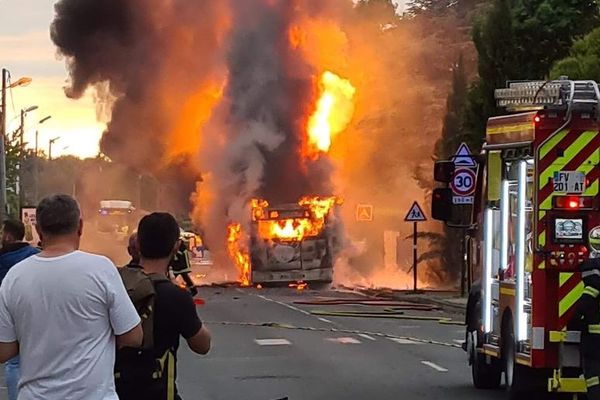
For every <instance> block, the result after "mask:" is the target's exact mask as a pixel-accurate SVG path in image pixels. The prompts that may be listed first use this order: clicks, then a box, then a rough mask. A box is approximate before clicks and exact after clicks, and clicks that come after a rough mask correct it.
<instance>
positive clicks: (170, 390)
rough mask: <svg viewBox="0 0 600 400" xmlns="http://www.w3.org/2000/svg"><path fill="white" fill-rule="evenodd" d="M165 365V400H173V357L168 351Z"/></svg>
mask: <svg viewBox="0 0 600 400" xmlns="http://www.w3.org/2000/svg"><path fill="white" fill-rule="evenodd" d="M167 363H168V366H167V400H175V356H173V353H171V352H170V351H169V352H168V356H167Z"/></svg>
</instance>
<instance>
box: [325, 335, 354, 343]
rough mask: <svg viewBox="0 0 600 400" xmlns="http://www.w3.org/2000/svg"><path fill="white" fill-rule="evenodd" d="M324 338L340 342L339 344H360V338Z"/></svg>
mask: <svg viewBox="0 0 600 400" xmlns="http://www.w3.org/2000/svg"><path fill="white" fill-rule="evenodd" d="M326 340H328V341H330V342H335V343H340V344H360V343H361V342H360V340H358V339H354V338H353V337H340V338H327V339H326Z"/></svg>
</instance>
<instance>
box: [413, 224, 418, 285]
mask: <svg viewBox="0 0 600 400" xmlns="http://www.w3.org/2000/svg"><path fill="white" fill-rule="evenodd" d="M417 224H418V222H413V291H415V292H416V291H417V264H418V263H417Z"/></svg>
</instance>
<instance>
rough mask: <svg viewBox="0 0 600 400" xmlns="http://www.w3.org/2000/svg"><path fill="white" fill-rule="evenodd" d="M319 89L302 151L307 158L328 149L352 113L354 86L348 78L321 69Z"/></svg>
mask: <svg viewBox="0 0 600 400" xmlns="http://www.w3.org/2000/svg"><path fill="white" fill-rule="evenodd" d="M319 90H320V93H321V94H320V97H319V99H318V100H317V103H316V109H315V111H314V113H313V114H312V115H311V116H310V118H309V119H308V129H307V130H308V148H307V154H306V155H307V156H308V157H309V158H311V159H317V158H319V155H320V153H327V152H328V151H329V148H330V147H331V143H332V140H333V138H334V137H335V135H337V134H338V133H340V132H342V131H343V130H344V129H346V127H347V126H348V124H349V123H350V121H351V120H352V115H353V114H354V103H353V100H354V94H355V93H356V89H355V88H354V86H352V84H351V83H350V81H349V80H347V79H343V78H341V77H339V76H338V75H336V74H334V73H333V72H331V71H325V72H324V73H323V74H322V75H321V79H320V81H319Z"/></svg>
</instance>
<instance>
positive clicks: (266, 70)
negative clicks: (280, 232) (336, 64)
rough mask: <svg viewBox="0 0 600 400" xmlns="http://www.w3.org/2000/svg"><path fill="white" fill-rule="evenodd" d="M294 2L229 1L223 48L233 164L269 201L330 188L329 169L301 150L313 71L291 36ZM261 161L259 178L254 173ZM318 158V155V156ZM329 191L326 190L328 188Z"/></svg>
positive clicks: (290, 199)
mask: <svg viewBox="0 0 600 400" xmlns="http://www.w3.org/2000/svg"><path fill="white" fill-rule="evenodd" d="M297 3H298V2H297V1H289V0H286V1H278V2H271V4H267V2H265V1H247V0H241V1H240V0H234V1H232V10H234V20H235V21H236V22H235V24H234V30H233V31H232V33H231V39H230V40H231V47H230V49H229V51H228V55H227V65H228V70H229V83H228V86H227V88H226V91H225V96H226V97H227V98H228V100H229V105H228V110H227V111H228V114H229V118H230V121H231V129H230V131H229V132H228V134H229V136H230V138H231V139H230V143H231V144H232V145H233V148H234V150H238V149H237V148H236V144H238V143H244V144H246V147H245V148H244V149H243V151H241V152H239V154H230V156H231V161H232V163H231V164H230V166H231V167H232V168H233V171H234V172H236V173H237V174H238V177H239V179H241V182H242V186H243V185H249V186H250V187H252V188H253V189H257V188H258V190H253V191H255V193H252V194H254V195H258V196H260V197H263V198H266V199H268V200H269V201H270V202H272V203H282V202H296V201H297V200H298V199H299V198H300V197H302V196H304V195H307V194H324V192H327V191H328V185H329V179H328V177H327V175H324V176H317V175H320V174H316V173H315V170H319V172H321V171H320V170H321V166H319V168H318V167H317V166H316V165H314V163H312V162H306V161H305V160H304V159H303V157H302V154H301V152H302V146H303V141H304V137H305V135H306V128H305V126H306V115H307V105H309V104H311V103H312V100H313V97H314V93H313V92H314V85H313V81H312V77H313V76H314V75H315V73H316V71H314V70H313V69H312V68H311V67H310V66H309V65H308V64H306V62H305V61H304V60H303V59H302V57H301V56H300V54H299V52H298V51H297V50H296V49H294V48H293V47H292V46H291V44H290V41H289V39H288V33H289V31H290V29H291V26H292V23H293V20H294V17H295V15H294V12H295V10H296V9H297V7H298V4H297ZM257 163H262V164H263V167H262V174H261V175H262V176H261V177H260V179H261V181H260V183H259V182H253V181H252V180H253V179H256V178H257V177H256V176H251V175H252V173H253V172H254V169H255V168H260V166H259V165H256V164H257ZM322 163H323V162H322ZM327 194H329V193H327Z"/></svg>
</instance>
